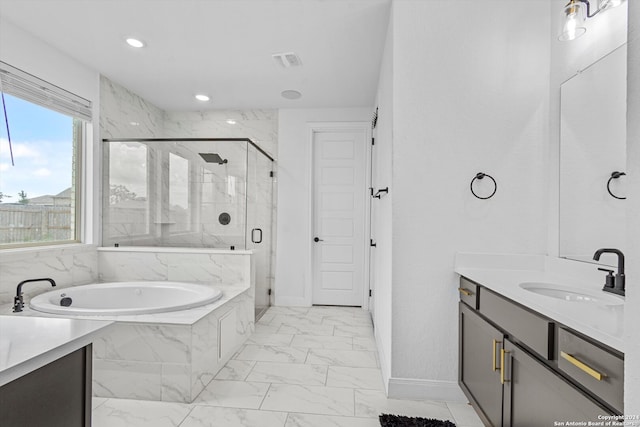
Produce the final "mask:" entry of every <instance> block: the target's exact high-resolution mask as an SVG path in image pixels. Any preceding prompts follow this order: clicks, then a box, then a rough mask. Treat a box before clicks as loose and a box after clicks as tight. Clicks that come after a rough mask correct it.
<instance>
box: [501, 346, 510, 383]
mask: <svg viewBox="0 0 640 427" xmlns="http://www.w3.org/2000/svg"><path fill="white" fill-rule="evenodd" d="M507 353H511V352H510V351H509V350H505V349H504V348H502V349H500V384H504V383H508V382H509V380H507V379H505V378H504V355H505V354H507Z"/></svg>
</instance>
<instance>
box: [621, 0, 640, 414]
mask: <svg viewBox="0 0 640 427" xmlns="http://www.w3.org/2000/svg"><path fill="white" fill-rule="evenodd" d="M627 52H628V61H629V63H628V68H627V73H628V74H627V83H628V87H627V102H628V110H627V119H628V120H627V172H628V177H629V181H628V184H629V185H628V187H627V188H628V189H629V196H628V199H627V203H628V206H627V209H628V211H627V232H628V236H629V237H628V241H627V248H628V253H627V259H628V260H629V261H631V262H627V266H628V267H627V273H626V274H627V277H628V278H629V279H627V280H628V282H627V295H626V299H627V302H626V305H625V338H626V339H625V342H626V343H627V348H626V351H625V373H624V376H625V381H624V384H625V390H624V396H625V401H624V408H625V413H626V414H629V415H631V414H640V329H639V328H638V325H640V310H637V309H635V310H632V309H631V307H638V306H640V288H639V287H638V285H640V281H638V280H637V279H636V278H638V277H640V263H638V261H637V260H639V259H640V221H638V218H640V120H638V117H640V3H638V2H637V1H633V2H631V1H630V2H629V45H628V51H627Z"/></svg>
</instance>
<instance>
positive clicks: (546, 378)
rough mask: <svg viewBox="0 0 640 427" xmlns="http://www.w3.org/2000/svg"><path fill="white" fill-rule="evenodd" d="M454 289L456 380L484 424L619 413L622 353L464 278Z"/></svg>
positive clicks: (528, 424)
mask: <svg viewBox="0 0 640 427" xmlns="http://www.w3.org/2000/svg"><path fill="white" fill-rule="evenodd" d="M459 291H460V293H461V298H460V303H459V360H458V366H459V376H458V382H459V384H460V387H461V388H462V390H463V392H464V393H465V394H466V396H467V398H468V399H469V401H470V402H471V404H472V405H473V407H474V408H475V409H476V412H477V413H478V415H480V418H482V421H483V422H484V423H485V425H487V426H492V427H500V426H503V427H542V426H554V425H560V424H554V423H560V422H566V421H575V422H588V421H593V422H597V421H602V420H601V418H600V417H601V416H602V415H616V414H620V413H621V412H622V409H623V408H622V403H623V395H622V391H623V372H624V358H623V355H621V354H618V353H616V352H615V351H614V350H612V349H608V348H606V347H605V346H603V345H601V344H599V343H596V342H595V341H593V340H590V339H588V338H586V337H583V336H579V335H578V334H577V333H575V332H574V331H571V330H570V329H568V328H566V327H564V326H563V325H559V324H557V323H556V322H555V321H553V320H552V319H549V318H547V317H545V316H542V315H540V314H539V313H537V312H534V311H532V310H530V309H528V308H527V307H524V306H522V305H520V304H517V303H515V302H513V301H511V300H509V299H507V298H505V297H503V296H501V295H499V294H497V293H495V292H493V291H491V290H490V289H487V288H486V287H484V286H481V285H479V284H477V283H474V282H471V281H470V280H468V279H466V278H464V277H463V278H461V280H460V288H459ZM469 292H472V294H470V293H469ZM585 425H586V424H585Z"/></svg>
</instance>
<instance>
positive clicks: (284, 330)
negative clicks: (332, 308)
mask: <svg viewBox="0 0 640 427" xmlns="http://www.w3.org/2000/svg"><path fill="white" fill-rule="evenodd" d="M333 330H334V327H333V326H332V325H281V326H280V328H279V329H278V333H280V334H294V335H324V336H331V335H333Z"/></svg>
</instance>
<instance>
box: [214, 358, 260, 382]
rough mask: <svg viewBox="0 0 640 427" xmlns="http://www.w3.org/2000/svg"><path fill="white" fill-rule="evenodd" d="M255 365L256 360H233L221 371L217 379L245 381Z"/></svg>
mask: <svg viewBox="0 0 640 427" xmlns="http://www.w3.org/2000/svg"><path fill="white" fill-rule="evenodd" d="M255 364H256V362H255V361H254V360H236V359H231V360H229V361H228V362H227V364H226V365H224V366H223V367H222V369H220V372H218V374H217V375H216V376H215V379H217V380H234V381H244V380H245V379H246V378H247V375H249V372H251V369H252V368H253V366H254V365H255Z"/></svg>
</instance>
